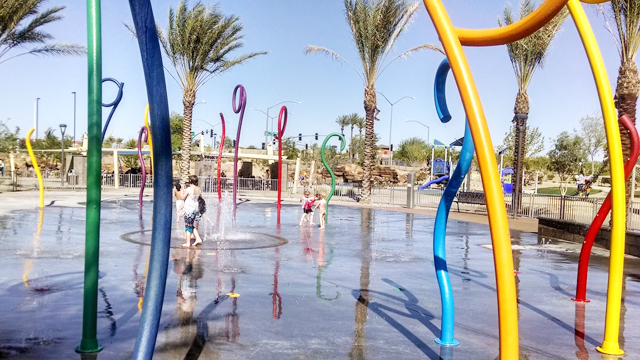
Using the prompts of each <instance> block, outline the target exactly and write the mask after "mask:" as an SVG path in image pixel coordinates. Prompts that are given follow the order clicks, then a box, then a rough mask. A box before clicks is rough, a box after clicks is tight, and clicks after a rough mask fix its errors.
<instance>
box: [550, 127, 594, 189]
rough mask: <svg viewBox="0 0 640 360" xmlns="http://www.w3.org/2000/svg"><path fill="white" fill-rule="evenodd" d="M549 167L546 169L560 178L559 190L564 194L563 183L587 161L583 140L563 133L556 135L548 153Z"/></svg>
mask: <svg viewBox="0 0 640 360" xmlns="http://www.w3.org/2000/svg"><path fill="white" fill-rule="evenodd" d="M548 156H549V165H548V166H547V169H548V170H549V171H553V172H555V173H557V174H558V177H560V189H561V190H562V191H563V194H564V193H566V187H564V186H565V185H564V182H565V181H566V180H567V179H568V177H569V176H570V175H571V174H574V173H576V172H578V171H580V170H581V168H580V167H581V164H582V162H583V161H585V160H586V159H587V150H586V148H585V145H584V140H583V139H582V138H581V137H579V136H577V135H570V134H569V133H568V132H566V131H563V132H562V133H560V135H558V137H557V138H556V140H555V141H554V144H553V149H551V151H549V153H548Z"/></svg>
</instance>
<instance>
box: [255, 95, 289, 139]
mask: <svg viewBox="0 0 640 360" xmlns="http://www.w3.org/2000/svg"><path fill="white" fill-rule="evenodd" d="M286 103H295V104H302V102H301V101H297V100H285V101H281V102H279V103H277V104H275V105H271V106H269V107H268V108H267V112H264V111H262V110H260V109H249V110H254V111H260V112H261V113H263V114H265V115H267V123H266V126H265V128H264V143H265V146H266V144H267V143H268V142H269V118H270V116H269V110H270V109H272V108H274V107H276V106H278V105H280V104H286Z"/></svg>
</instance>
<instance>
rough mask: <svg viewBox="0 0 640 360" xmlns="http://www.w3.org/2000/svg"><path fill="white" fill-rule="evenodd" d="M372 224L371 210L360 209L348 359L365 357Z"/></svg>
mask: <svg viewBox="0 0 640 360" xmlns="http://www.w3.org/2000/svg"><path fill="white" fill-rule="evenodd" d="M372 225H373V211H372V210H371V209H368V208H363V209H362V215H361V229H362V239H361V240H362V251H361V266H360V296H359V297H358V300H357V301H356V311H355V312H356V319H355V332H354V337H353V345H352V346H351V351H350V352H349V358H350V359H365V358H366V357H365V331H364V330H365V324H366V322H367V306H368V305H369V293H368V291H369V267H370V259H371V247H370V245H371V227H372Z"/></svg>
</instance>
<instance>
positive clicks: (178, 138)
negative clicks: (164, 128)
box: [169, 112, 184, 151]
mask: <svg viewBox="0 0 640 360" xmlns="http://www.w3.org/2000/svg"><path fill="white" fill-rule="evenodd" d="M183 122H184V117H183V116H182V115H180V114H178V113H175V112H172V113H171V117H169V128H170V131H171V151H180V149H182V124H183Z"/></svg>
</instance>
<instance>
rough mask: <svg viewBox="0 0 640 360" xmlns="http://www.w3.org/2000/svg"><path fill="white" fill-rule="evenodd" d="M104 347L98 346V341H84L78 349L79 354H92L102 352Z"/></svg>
mask: <svg viewBox="0 0 640 360" xmlns="http://www.w3.org/2000/svg"><path fill="white" fill-rule="evenodd" d="M102 349H103V347H102V345H100V344H98V339H82V341H81V342H80V345H78V347H77V348H76V352H77V353H79V354H90V353H97V352H100V351H102Z"/></svg>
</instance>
